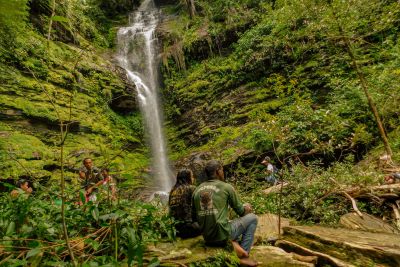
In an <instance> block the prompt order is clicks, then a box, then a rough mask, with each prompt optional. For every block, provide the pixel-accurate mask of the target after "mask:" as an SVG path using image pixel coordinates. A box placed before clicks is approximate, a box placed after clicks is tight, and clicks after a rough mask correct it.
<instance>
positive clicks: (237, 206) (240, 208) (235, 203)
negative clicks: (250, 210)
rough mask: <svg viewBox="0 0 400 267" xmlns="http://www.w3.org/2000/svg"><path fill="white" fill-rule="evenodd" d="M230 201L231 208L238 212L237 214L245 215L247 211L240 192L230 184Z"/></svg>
mask: <svg viewBox="0 0 400 267" xmlns="http://www.w3.org/2000/svg"><path fill="white" fill-rule="evenodd" d="M227 189H228V190H227V191H228V194H229V196H228V202H229V205H230V206H231V208H232V209H233V210H234V211H235V212H236V214H237V215H239V216H244V215H246V214H247V213H245V212H246V210H245V207H244V205H243V204H242V202H241V201H240V198H239V195H238V193H237V192H236V191H235V189H234V188H233V186H231V185H229V184H228V188H227Z"/></svg>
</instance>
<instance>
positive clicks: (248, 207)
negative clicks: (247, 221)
mask: <svg viewBox="0 0 400 267" xmlns="http://www.w3.org/2000/svg"><path fill="white" fill-rule="evenodd" d="M243 208H244V215H246V214H249V213H252V212H253V207H252V206H251V204H250V203H244V204H243Z"/></svg>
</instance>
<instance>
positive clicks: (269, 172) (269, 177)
mask: <svg viewBox="0 0 400 267" xmlns="http://www.w3.org/2000/svg"><path fill="white" fill-rule="evenodd" d="M261 164H262V165H264V166H265V167H266V168H267V169H266V177H265V180H266V181H267V182H268V183H269V184H271V185H276V184H277V183H278V179H277V178H276V176H277V173H278V169H277V168H276V167H275V166H274V165H272V164H271V158H270V157H268V156H266V157H265V158H264V160H263V161H262V162H261Z"/></svg>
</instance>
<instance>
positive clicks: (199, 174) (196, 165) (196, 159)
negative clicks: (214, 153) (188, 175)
mask: <svg viewBox="0 0 400 267" xmlns="http://www.w3.org/2000/svg"><path fill="white" fill-rule="evenodd" d="M209 160H211V154H210V153H207V152H200V153H193V154H191V155H189V156H188V157H187V158H184V159H182V160H180V161H179V162H177V163H176V164H175V165H176V168H177V169H180V168H189V169H191V170H192V171H193V174H194V177H195V178H196V183H197V184H200V183H202V182H204V181H206V180H207V175H206V173H205V171H204V168H205V166H206V164H207V161H209Z"/></svg>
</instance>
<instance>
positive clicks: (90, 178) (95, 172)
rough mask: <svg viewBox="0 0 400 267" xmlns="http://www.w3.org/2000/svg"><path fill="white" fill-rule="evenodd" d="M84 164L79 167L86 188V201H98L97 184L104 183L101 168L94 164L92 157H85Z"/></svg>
mask: <svg viewBox="0 0 400 267" xmlns="http://www.w3.org/2000/svg"><path fill="white" fill-rule="evenodd" d="M82 163H83V166H82V167H81V168H80V169H79V178H80V179H81V185H82V188H83V189H85V196H86V201H96V200H97V197H96V193H97V186H99V185H101V184H102V183H103V176H102V175H101V172H100V169H99V168H97V167H95V166H93V161H92V159H91V158H85V159H84V160H83V161H82Z"/></svg>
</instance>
